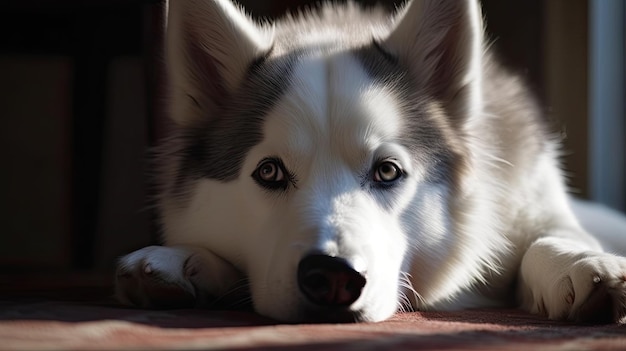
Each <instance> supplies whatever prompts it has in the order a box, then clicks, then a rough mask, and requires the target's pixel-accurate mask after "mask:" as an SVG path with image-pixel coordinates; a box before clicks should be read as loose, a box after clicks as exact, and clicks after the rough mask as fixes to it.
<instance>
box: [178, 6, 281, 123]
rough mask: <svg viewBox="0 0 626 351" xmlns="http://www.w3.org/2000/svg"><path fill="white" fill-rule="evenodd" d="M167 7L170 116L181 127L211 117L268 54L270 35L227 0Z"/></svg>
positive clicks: (268, 31)
mask: <svg viewBox="0 0 626 351" xmlns="http://www.w3.org/2000/svg"><path fill="white" fill-rule="evenodd" d="M168 2H169V8H168V19H167V42H166V45H167V47H166V51H167V73H168V79H169V89H170V91H169V94H170V99H171V101H169V102H170V107H171V109H170V115H171V117H172V118H173V119H174V121H175V122H177V123H178V124H179V125H183V126H186V125H192V124H194V123H196V122H198V121H201V120H203V119H206V118H210V116H211V115H212V114H213V113H214V112H215V110H216V108H217V107H218V105H219V104H220V103H221V102H222V101H223V100H224V98H225V97H226V96H227V95H228V94H230V93H232V91H233V90H234V89H236V88H237V86H238V85H239V84H240V83H241V81H242V79H243V78H244V76H245V74H246V71H247V70H248V69H249V67H250V65H251V63H252V62H254V61H255V60H257V59H259V58H261V57H263V56H265V55H266V54H267V52H268V51H269V50H270V48H271V46H272V31H271V28H266V27H263V26H260V25H258V24H256V23H254V22H253V21H252V20H251V19H250V18H249V17H248V16H247V15H246V14H245V13H244V12H243V10H242V9H241V8H239V7H237V6H235V5H234V4H233V3H231V2H230V0H169V1H168Z"/></svg>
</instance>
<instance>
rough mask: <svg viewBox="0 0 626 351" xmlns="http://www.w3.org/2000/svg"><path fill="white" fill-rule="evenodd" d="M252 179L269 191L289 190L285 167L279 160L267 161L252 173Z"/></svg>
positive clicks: (262, 162)
mask: <svg viewBox="0 0 626 351" xmlns="http://www.w3.org/2000/svg"><path fill="white" fill-rule="evenodd" d="M252 178H254V180H255V181H256V182H257V183H258V184H259V185H260V186H262V187H264V188H267V189H283V190H284V189H287V185H288V184H289V179H288V177H287V172H286V171H285V166H284V165H283V163H282V162H281V161H280V160H279V159H273V158H272V159H265V160H263V161H261V163H260V164H259V166H258V167H257V168H256V170H255V171H254V173H252Z"/></svg>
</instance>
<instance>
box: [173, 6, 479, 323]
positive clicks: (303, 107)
mask: <svg viewBox="0 0 626 351" xmlns="http://www.w3.org/2000/svg"><path fill="white" fill-rule="evenodd" d="M170 7H171V8H170V12H169V18H168V22H169V23H168V48H167V55H168V56H167V61H168V72H169V80H170V93H171V110H170V112H171V115H172V118H173V119H174V121H175V122H176V123H177V125H178V128H179V130H180V131H179V133H178V134H177V139H178V144H179V145H180V148H179V149H178V150H177V151H176V155H175V157H174V158H173V159H174V164H169V165H168V166H167V170H166V173H167V175H168V176H167V177H168V179H167V181H166V183H167V184H166V188H165V190H164V193H163V194H162V199H163V201H162V208H163V217H164V225H165V232H166V235H167V236H168V238H175V241H177V242H184V243H190V244H197V245H203V246H206V247H207V248H209V249H211V250H212V251H214V252H215V253H216V254H218V255H220V256H222V257H224V258H225V259H226V260H228V261H230V262H232V263H233V264H235V265H236V266H237V267H238V268H239V269H240V270H241V271H242V272H244V273H245V274H246V275H247V276H248V278H249V283H250V288H251V293H252V299H253V303H254V307H255V309H256V310H257V311H258V312H260V313H262V314H265V315H268V316H271V317H275V318H277V319H281V320H290V321H303V320H337V321H340V320H360V321H377V320H382V319H385V318H387V317H389V316H390V315H391V314H393V313H394V312H395V311H396V310H397V308H398V306H399V305H400V304H401V303H402V301H403V299H402V296H403V295H402V294H403V292H402V289H401V287H402V286H403V285H407V284H408V282H407V279H406V277H404V276H403V274H404V273H406V272H407V270H408V267H409V266H410V265H413V266H415V265H416V264H417V265H421V266H422V267H421V268H420V269H423V274H422V273H420V277H415V279H421V280H424V281H425V280H428V279H430V278H431V277H433V279H434V276H435V275H434V274H430V273H428V272H430V271H434V270H436V269H438V268H439V267H437V265H440V264H441V263H440V262H438V261H437V258H436V257H437V256H445V252H444V251H445V250H447V249H448V247H447V246H446V245H447V244H446V241H447V240H448V238H447V237H448V235H449V232H450V230H451V228H450V226H451V220H450V219H449V218H450V213H449V212H450V207H449V206H450V205H449V198H450V196H451V194H452V193H454V192H455V191H458V188H459V187H461V186H462V185H461V182H460V175H461V173H462V172H463V171H464V169H465V168H466V167H468V162H467V160H466V158H465V155H466V153H467V150H465V149H464V147H463V144H462V142H461V141H460V139H461V138H460V137H459V136H460V135H462V134H463V125H464V124H465V123H470V122H469V121H470V120H471V117H472V116H473V115H474V114H476V113H478V111H479V110H480V109H481V104H482V102H481V101H480V96H481V94H480V75H479V73H478V72H479V71H480V65H481V62H480V57H481V50H482V48H481V43H480V37H481V34H482V33H481V24H480V22H481V21H480V15H479V11H478V6H477V4H475V3H474V2H473V1H469V0H468V1H459V0H448V1H442V0H422V1H419V0H416V1H414V2H412V3H409V4H408V5H407V6H406V7H405V8H403V9H402V10H401V11H399V12H398V14H396V15H395V16H394V17H391V16H390V17H389V18H387V17H386V15H384V14H382V13H377V12H376V11H370V12H367V13H366V12H363V11H361V10H359V9H357V8H356V6H354V5H352V4H348V5H346V6H342V7H340V8H335V7H326V8H324V9H323V10H321V11H319V13H315V14H312V13H310V14H307V13H305V14H302V15H300V16H299V17H297V18H288V19H285V20H284V21H282V22H279V23H277V24H275V25H270V24H264V25H259V24H256V23H254V22H253V21H251V20H250V19H249V18H248V17H247V16H246V15H245V14H244V13H243V12H242V11H241V10H240V9H239V8H237V7H236V6H234V5H233V4H231V3H230V2H229V1H228V0H172V1H170ZM168 233H170V234H168ZM173 240H174V239H173ZM430 252H435V254H431V253H430ZM416 262H417V263H416ZM413 302H415V301H413Z"/></svg>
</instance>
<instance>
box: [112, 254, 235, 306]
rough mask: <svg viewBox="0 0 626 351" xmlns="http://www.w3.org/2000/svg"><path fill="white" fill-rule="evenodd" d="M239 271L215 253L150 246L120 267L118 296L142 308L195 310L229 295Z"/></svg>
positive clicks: (125, 301) (125, 258)
mask: <svg viewBox="0 0 626 351" xmlns="http://www.w3.org/2000/svg"><path fill="white" fill-rule="evenodd" d="M241 279H242V276H241V274H240V273H239V271H237V270H236V269H235V267H233V266H232V265H231V264H230V263H228V262H227V261H225V260H223V259H222V258H220V257H218V256H217V255H215V254H214V253H212V252H211V251H209V250H207V249H204V248H199V247H192V246H174V247H166V246H148V247H145V248H143V249H140V250H137V251H135V252H133V253H130V254H128V255H126V256H124V257H122V258H121V259H120V260H119V261H118V264H117V272H116V282H115V283H116V284H115V285H116V286H115V293H116V296H117V298H118V300H120V301H121V302H122V303H125V304H130V305H135V306H138V307H146V308H147V307H151V308H172V307H191V306H195V305H201V304H205V303H208V302H210V301H211V300H212V299H215V298H218V297H221V296H223V295H224V294H226V293H227V292H228V291H229V289H231V288H232V287H233V286H234V285H235V284H236V283H237V282H238V281H239V280H241Z"/></svg>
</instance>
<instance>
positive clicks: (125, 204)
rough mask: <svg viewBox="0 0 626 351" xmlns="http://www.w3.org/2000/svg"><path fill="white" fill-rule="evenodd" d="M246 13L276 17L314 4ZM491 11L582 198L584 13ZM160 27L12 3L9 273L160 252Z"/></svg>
mask: <svg viewBox="0 0 626 351" xmlns="http://www.w3.org/2000/svg"><path fill="white" fill-rule="evenodd" d="M171 1H176V0H171ZM363 2H364V3H368V4H372V3H374V2H373V1H363ZM242 3H243V4H244V5H245V6H246V8H247V9H248V10H250V11H251V12H253V13H254V15H255V16H257V17H273V16H276V15H279V14H281V13H283V12H284V11H285V9H287V8H291V9H294V8H296V7H298V6H300V5H302V4H306V3H313V1H290V0H271V1H270V0H268V1H258V0H257V1H254V0H248V1H242ZM381 3H383V4H384V5H385V6H389V7H390V8H393V6H394V3H393V2H392V1H386V2H384V1H381ZM483 10H484V13H485V16H486V23H487V31H488V33H489V36H490V38H491V39H492V40H493V41H494V48H495V50H496V51H497V53H498V55H499V56H500V57H501V59H502V60H503V61H504V62H505V63H506V64H507V66H508V67H510V68H511V70H512V71H514V72H516V73H518V74H519V75H521V76H522V77H523V78H524V79H525V80H526V81H527V82H528V84H529V85H530V86H531V87H532V88H533V89H534V91H535V92H536V94H537V96H538V98H539V99H540V101H541V102H542V106H543V107H544V109H545V110H546V112H547V114H548V116H549V118H551V119H552V120H554V121H556V123H554V126H555V131H556V132H558V133H565V134H566V135H567V137H568V138H567V139H566V144H565V145H566V146H565V150H566V151H567V155H566V157H565V164H566V167H567V169H568V172H569V174H570V176H571V182H570V185H571V186H573V188H574V189H575V190H576V191H577V192H578V193H579V194H580V195H581V196H583V197H584V196H586V195H587V186H586V184H587V162H586V160H587V128H586V127H587V27H588V26H587V11H588V8H587V2H586V1H584V0H550V1H543V0H524V1H515V2H513V1H502V0H483ZM162 20H163V4H162V3H161V2H160V1H157V0H153V1H140V0H101V1H98V0H56V1H52V0H33V1H31V0H9V1H3V4H2V6H1V7H0V33H1V34H0V164H1V165H2V166H1V167H2V169H1V170H0V228H1V229H0V273H3V274H7V273H18V274H22V273H29V272H31V273H32V272H36V273H39V274H41V273H44V274H47V273H59V272H86V273H92V272H93V273H98V274H103V275H105V276H107V275H109V274H110V272H111V271H112V269H113V267H114V261H115V258H116V257H118V256H119V255H122V254H124V253H127V252H129V251H131V250H134V249H137V248H140V247H142V246H145V245H148V244H150V243H154V242H156V240H157V238H156V235H155V234H154V233H155V228H154V225H153V220H152V219H153V213H152V210H151V209H150V206H149V205H150V202H149V201H148V198H149V195H150V187H149V184H148V183H147V179H148V178H147V177H146V175H147V174H148V173H149V172H150V168H149V164H148V158H147V156H148V154H147V149H148V148H149V146H151V145H154V144H155V141H156V140H158V138H159V136H160V135H163V134H164V133H165V132H166V131H165V130H163V128H164V127H163V125H164V123H163V119H164V116H163V112H162V111H163V110H162V106H163V103H162V102H163V96H162V93H161V88H160V87H161V83H162V76H161V74H160V72H161V68H162V60H161V58H162V56H161V39H162V36H163V24H162V23H163V22H162ZM0 283H2V282H0Z"/></svg>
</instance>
